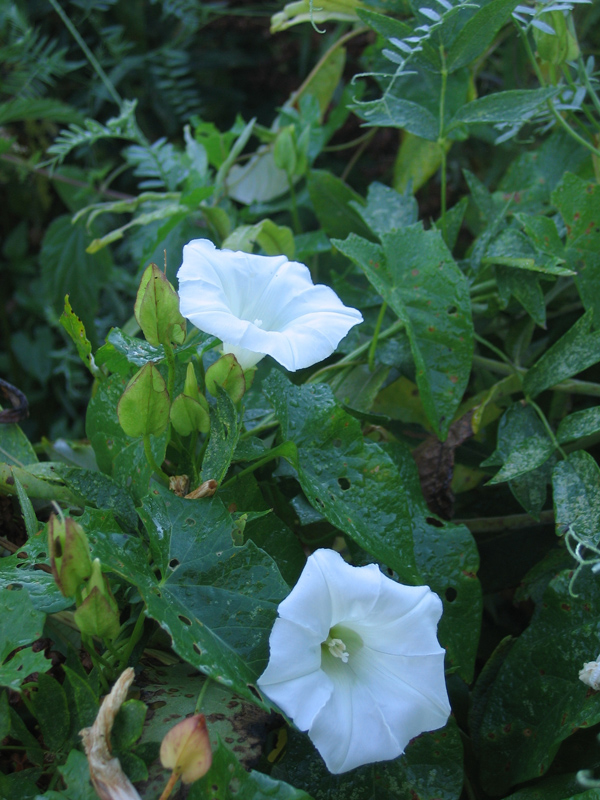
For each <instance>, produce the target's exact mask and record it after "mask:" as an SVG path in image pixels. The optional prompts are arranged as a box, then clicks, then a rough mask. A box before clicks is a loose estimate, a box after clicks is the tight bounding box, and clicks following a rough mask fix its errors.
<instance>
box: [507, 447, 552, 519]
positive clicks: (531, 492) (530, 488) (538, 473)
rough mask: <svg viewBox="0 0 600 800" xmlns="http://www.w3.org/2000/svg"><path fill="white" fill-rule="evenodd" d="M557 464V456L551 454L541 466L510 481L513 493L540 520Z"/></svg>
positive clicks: (528, 511)
mask: <svg viewBox="0 0 600 800" xmlns="http://www.w3.org/2000/svg"><path fill="white" fill-rule="evenodd" d="M555 464H556V456H551V457H550V458H549V459H548V460H547V461H545V462H544V463H543V464H542V465H541V466H539V467H536V468H535V469H532V470H531V471H530V472H526V473H525V474H524V475H520V476H519V477H518V478H513V479H512V480H510V481H509V482H508V485H509V486H510V490H511V492H512V493H513V495H514V496H515V497H516V499H517V500H518V501H519V503H520V504H521V505H522V506H523V508H524V509H525V511H526V512H527V513H528V514H530V515H531V516H532V517H533V518H534V519H538V520H539V518H540V511H541V510H542V509H543V507H544V506H545V505H546V497H547V495H548V484H549V483H550V481H551V478H552V470H553V469H554V465H555Z"/></svg>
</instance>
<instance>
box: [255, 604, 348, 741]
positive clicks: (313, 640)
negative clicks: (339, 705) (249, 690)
mask: <svg viewBox="0 0 600 800" xmlns="http://www.w3.org/2000/svg"><path fill="white" fill-rule="evenodd" d="M269 645H270V651H271V655H270V658H269V664H268V666H267V668H266V670H265V671H264V672H263V674H262V675H261V676H260V678H259V679H258V681H257V683H258V686H259V687H260V688H261V689H262V690H263V691H264V692H265V694H266V695H267V696H268V697H270V699H271V700H273V702H274V703H277V705H278V706H279V707H280V708H281V709H282V711H284V712H285V713H286V714H287V715H288V716H290V717H292V718H293V720H294V722H295V724H296V726H297V727H298V728H300V730H304V731H306V730H308V728H309V727H310V726H311V724H312V721H313V719H314V717H315V716H316V714H318V712H319V711H320V709H321V708H323V706H324V705H325V703H326V702H327V701H328V700H329V697H330V696H331V693H332V691H333V684H332V682H331V680H330V679H329V678H328V677H327V675H325V673H324V672H322V670H321V637H320V636H319V635H318V634H316V633H314V632H313V631H310V630H308V629H307V628H302V627H300V626H299V625H296V623H295V622H291V621H290V620H287V619H282V618H281V617H280V618H278V619H276V620H275V624H274V626H273V630H272V631H271V637H270V639H269Z"/></svg>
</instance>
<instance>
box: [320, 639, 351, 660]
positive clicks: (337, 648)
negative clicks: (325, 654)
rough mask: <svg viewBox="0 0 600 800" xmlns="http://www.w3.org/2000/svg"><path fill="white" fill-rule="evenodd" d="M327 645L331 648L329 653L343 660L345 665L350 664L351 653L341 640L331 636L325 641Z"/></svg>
mask: <svg viewBox="0 0 600 800" xmlns="http://www.w3.org/2000/svg"><path fill="white" fill-rule="evenodd" d="M325 644H326V645H327V647H328V648H329V652H330V654H331V655H332V656H335V658H341V659H342V661H343V662H344V664H347V663H348V659H349V658H350V653H349V652H348V651H347V650H346V645H345V644H344V642H343V641H342V640H341V639H334V638H333V637H332V636H331V634H330V635H329V636H328V637H327V639H326V640H325Z"/></svg>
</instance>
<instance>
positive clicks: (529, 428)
mask: <svg viewBox="0 0 600 800" xmlns="http://www.w3.org/2000/svg"><path fill="white" fill-rule="evenodd" d="M554 449H555V448H554V444H553V443H552V440H551V439H550V437H549V436H548V433H547V432H546V429H545V428H544V426H543V424H542V422H541V420H540V418H539V417H538V415H537V414H536V412H535V411H534V410H533V408H532V407H531V406H528V405H523V404H522V403H513V404H512V405H511V406H509V408H507V409H506V411H505V412H504V416H503V417H502V419H501V420H500V424H499V425H498V442H497V445H496V450H495V451H494V453H493V454H492V455H491V456H490V457H489V458H488V459H487V460H486V461H483V462H482V463H481V466H482V467H486V466H490V465H494V464H501V465H502V469H501V470H500V471H499V472H497V473H496V475H494V477H493V478H492V479H491V480H490V481H489V482H488V485H492V484H495V483H502V482H503V481H510V480H513V479H515V478H518V477H519V476H521V475H525V474H526V473H527V472H531V471H532V470H534V469H536V468H537V467H539V466H541V465H542V464H543V463H544V462H545V461H547V460H548V458H549V457H550V455H551V454H552V453H553V452H554Z"/></svg>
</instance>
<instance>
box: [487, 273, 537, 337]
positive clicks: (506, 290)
mask: <svg viewBox="0 0 600 800" xmlns="http://www.w3.org/2000/svg"><path fill="white" fill-rule="evenodd" d="M496 280H497V282H498V292H499V294H500V296H501V297H502V298H503V299H504V302H505V304H508V300H509V298H510V296H511V295H513V297H515V299H516V300H518V301H519V303H520V304H521V305H522V306H523V308H524V309H525V311H527V313H528V314H529V316H530V317H531V318H532V319H533V321H534V322H535V323H536V324H537V325H539V326H540V327H542V328H545V327H546V304H545V302H544V293H543V292H542V287H541V286H540V281H539V278H538V276H537V275H535V274H533V273H531V272H527V271H526V270H524V269H513V267H502V266H497V267H496Z"/></svg>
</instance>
